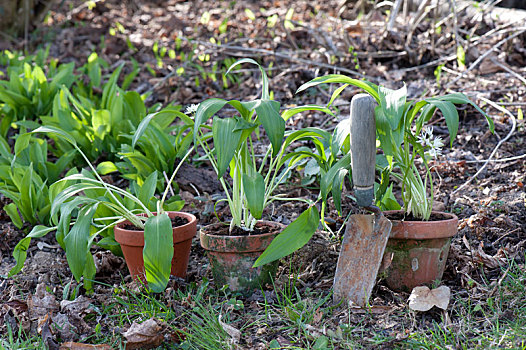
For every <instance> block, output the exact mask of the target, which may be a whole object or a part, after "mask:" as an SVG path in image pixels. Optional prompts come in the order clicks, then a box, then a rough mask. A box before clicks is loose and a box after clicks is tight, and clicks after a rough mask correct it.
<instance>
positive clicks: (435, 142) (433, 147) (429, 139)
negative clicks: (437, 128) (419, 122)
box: [417, 127, 444, 158]
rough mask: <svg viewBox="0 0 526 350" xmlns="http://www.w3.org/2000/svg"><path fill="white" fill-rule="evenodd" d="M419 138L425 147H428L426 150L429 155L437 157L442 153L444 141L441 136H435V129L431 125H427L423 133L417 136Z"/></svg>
mask: <svg viewBox="0 0 526 350" xmlns="http://www.w3.org/2000/svg"><path fill="white" fill-rule="evenodd" d="M417 140H418V142H419V143H420V144H421V145H422V146H423V147H424V148H426V147H427V148H428V150H427V151H426V154H427V155H428V156H430V157H433V158H436V157H438V156H439V155H441V154H442V147H443V146H444V142H442V138H440V137H433V129H432V128H431V127H425V128H424V130H423V131H422V134H421V135H418V136H417Z"/></svg>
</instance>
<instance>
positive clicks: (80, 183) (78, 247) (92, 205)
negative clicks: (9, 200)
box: [9, 127, 191, 292]
mask: <svg viewBox="0 0 526 350" xmlns="http://www.w3.org/2000/svg"><path fill="white" fill-rule="evenodd" d="M33 133H46V134H54V135H55V136H58V137H60V138H61V139H63V140H65V141H67V142H69V143H70V144H71V145H72V146H73V147H74V149H75V150H76V151H77V152H79V154H80V155H81V156H82V157H83V158H84V160H85V161H86V163H87V164H88V166H89V168H90V170H91V172H87V171H82V172H81V173H80V174H72V175H69V176H66V177H65V178H64V179H62V180H59V181H58V182H57V183H62V182H67V183H68V185H67V186H64V188H63V189H62V191H61V192H60V193H59V194H58V195H57V196H56V197H55V198H54V200H53V202H52V204H51V208H50V215H51V217H52V220H53V223H54V224H55V226H51V227H49V226H44V225H38V226H35V227H34V228H33V230H32V231H31V232H30V233H29V234H28V235H27V236H26V237H25V238H23V239H22V240H21V241H20V242H19V243H18V244H17V246H16V247H15V250H14V252H13V256H14V257H15V260H16V262H17V264H16V266H15V267H14V268H13V269H12V270H11V271H10V273H9V274H10V276H12V275H14V274H16V273H18V272H19V271H20V270H21V269H22V267H23V264H24V261H25V259H26V254H27V253H26V251H27V248H28V247H29V244H30V242H31V239H32V238H40V237H43V236H44V235H46V234H47V233H49V232H51V231H56V237H57V241H58V242H59V244H60V245H61V246H62V247H63V248H64V249H65V251H66V258H67V260H68V264H69V267H70V269H71V271H72V273H73V275H74V277H75V279H76V280H77V281H80V279H81V277H83V276H84V285H85V287H86V289H87V290H90V289H92V280H93V277H94V275H95V264H94V261H93V257H92V255H91V253H90V248H91V246H92V245H93V244H95V243H96V241H95V240H96V239H97V237H98V236H99V234H101V233H102V232H105V231H107V230H108V228H111V227H113V226H115V225H116V224H118V223H120V222H123V221H125V220H128V221H129V222H130V223H131V224H132V225H134V226H136V227H137V228H139V229H144V232H145V234H144V236H145V248H144V251H143V257H144V264H145V272H146V280H147V282H148V285H149V287H150V288H151V289H152V290H153V291H154V292H161V291H162V290H164V288H165V287H166V285H167V283H168V279H169V276H170V268H171V260H172V256H173V248H172V247H173V236H172V227H171V220H170V218H169V217H168V214H166V212H165V210H177V209H180V204H181V203H180V202H177V201H171V202H170V203H169V202H166V198H167V194H168V189H169V186H168V185H167V188H166V190H165V191H164V193H163V195H162V197H161V199H160V200H159V199H157V198H156V197H154V194H155V187H156V183H157V173H155V172H154V173H152V174H151V175H150V176H149V177H148V178H147V179H146V181H145V182H144V184H143V185H142V186H137V187H136V188H135V189H134V192H135V195H133V194H132V193H130V192H129V191H126V190H123V189H121V188H119V187H116V186H113V185H111V184H108V183H106V182H104V181H103V179H102V178H101V177H100V175H99V174H98V173H97V171H96V169H95V167H94V166H93V165H92V164H91V162H90V161H89V159H88V157H87V156H86V155H85V154H84V152H82V150H81V149H80V147H79V146H78V144H77V142H76V140H75V138H74V137H73V136H72V135H70V134H68V133H67V132H65V131H63V130H60V129H58V128H54V127H40V128H38V129H36V130H34V131H33ZM139 137H140V135H139V134H137V135H136V137H135V138H134V139H133V140H132V144H133V145H134V144H135V143H136V141H137V139H138V138H139ZM190 152H191V150H190V151H189V152H188V153H187V154H186V155H185V157H184V158H183V159H182V161H181V162H180V165H181V164H182V163H183V161H184V160H185V159H186V157H187V156H188V155H189V154H190ZM178 170H179V167H177V168H176V169H175V170H174V172H173V174H172V177H171V179H170V180H169V182H168V184H170V183H171V182H172V181H173V178H174V176H175V174H176V173H177V171H178ZM98 210H99V214H101V212H100V211H102V213H103V214H106V216H102V217H101V216H98V217H97V216H96V214H97V211H98ZM154 210H155V211H157V213H156V215H154V214H153V211H154ZM138 214H142V215H143V216H140V215H138ZM74 216H76V218H75V219H74ZM102 241H103V242H98V244H99V245H103V244H107V243H108V242H107V241H106V242H104V240H102Z"/></svg>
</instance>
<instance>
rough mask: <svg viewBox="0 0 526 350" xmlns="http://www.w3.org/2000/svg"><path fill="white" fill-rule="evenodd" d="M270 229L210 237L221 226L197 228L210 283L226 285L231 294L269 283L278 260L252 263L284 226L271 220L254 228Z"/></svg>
mask: <svg viewBox="0 0 526 350" xmlns="http://www.w3.org/2000/svg"><path fill="white" fill-rule="evenodd" d="M263 225H265V226H270V227H271V228H272V229H271V232H269V233H265V234H259V235H250V236H228V235H214V232H217V230H218V229H219V228H221V227H222V226H224V224H221V223H218V224H212V225H208V226H205V227H203V228H201V232H200V239H201V246H202V247H203V248H204V249H205V250H206V251H207V253H208V258H209V259H210V265H211V268H212V275H213V277H214V283H215V285H216V286H217V287H222V286H223V285H228V286H229V287H230V290H231V291H236V292H244V293H249V292H251V291H253V290H254V289H258V288H260V287H261V286H264V285H265V284H266V283H270V282H271V278H272V276H274V275H275V273H276V269H277V267H278V261H275V262H273V263H270V264H266V265H263V266H260V267H256V268H253V267H252V265H254V262H255V261H256V260H257V258H258V257H259V256H260V255H261V253H262V252H263V251H264V250H265V249H266V248H267V247H268V246H269V244H270V242H272V240H273V239H274V237H276V236H277V235H278V234H279V233H280V232H281V231H282V230H283V228H284V227H285V226H284V225H282V224H280V223H276V222H271V221H260V222H258V223H257V224H256V226H263Z"/></svg>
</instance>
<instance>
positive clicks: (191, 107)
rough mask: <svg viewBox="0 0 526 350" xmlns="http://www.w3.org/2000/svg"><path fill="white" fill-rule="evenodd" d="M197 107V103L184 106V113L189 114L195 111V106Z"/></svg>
mask: <svg viewBox="0 0 526 350" xmlns="http://www.w3.org/2000/svg"><path fill="white" fill-rule="evenodd" d="M198 107H199V104H191V105H190V106H188V107H186V110H185V111H184V114H186V115H190V114H193V113H195V112H197V108H198Z"/></svg>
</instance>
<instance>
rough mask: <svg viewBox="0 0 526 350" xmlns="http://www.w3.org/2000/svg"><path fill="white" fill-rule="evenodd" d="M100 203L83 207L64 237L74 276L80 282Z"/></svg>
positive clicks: (69, 263) (67, 257)
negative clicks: (94, 217) (93, 220)
mask: <svg viewBox="0 0 526 350" xmlns="http://www.w3.org/2000/svg"><path fill="white" fill-rule="evenodd" d="M97 205H98V203H95V204H94V205H88V206H85V207H83V208H82V209H81V210H80V211H79V214H78V218H77V221H76V222H75V224H74V225H73V227H72V228H71V230H70V231H69V233H68V234H67V235H66V237H65V238H64V243H65V246H66V259H67V260H68V265H69V268H70V269H71V272H72V273H73V276H74V277H75V279H76V280H77V282H80V278H81V277H82V275H83V274H84V270H85V268H86V254H87V252H89V246H88V241H89V238H90V226H91V221H92V219H93V215H94V214H95V211H96V210H97Z"/></svg>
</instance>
